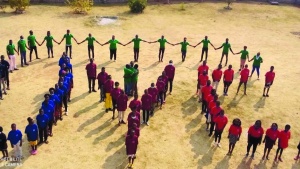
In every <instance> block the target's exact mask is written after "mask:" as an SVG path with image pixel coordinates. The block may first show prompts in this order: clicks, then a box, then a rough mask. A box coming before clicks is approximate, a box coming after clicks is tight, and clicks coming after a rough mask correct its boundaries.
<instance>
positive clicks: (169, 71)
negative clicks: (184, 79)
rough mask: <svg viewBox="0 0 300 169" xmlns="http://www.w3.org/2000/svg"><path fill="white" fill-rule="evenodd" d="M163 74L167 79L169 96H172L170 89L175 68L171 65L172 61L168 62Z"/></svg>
mask: <svg viewBox="0 0 300 169" xmlns="http://www.w3.org/2000/svg"><path fill="white" fill-rule="evenodd" d="M165 72H166V75H167V77H168V82H169V84H170V95H171V94H172V89H173V80H174V76H175V66H174V65H173V61H172V60H170V61H169V65H167V66H166V67H165Z"/></svg>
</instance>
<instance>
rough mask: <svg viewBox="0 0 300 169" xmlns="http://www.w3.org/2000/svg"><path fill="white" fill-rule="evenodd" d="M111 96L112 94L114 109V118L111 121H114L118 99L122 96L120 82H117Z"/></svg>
mask: <svg viewBox="0 0 300 169" xmlns="http://www.w3.org/2000/svg"><path fill="white" fill-rule="evenodd" d="M110 94H111V98H112V107H113V116H112V118H111V119H112V120H114V119H115V111H116V108H117V99H118V97H119V96H120V94H121V89H120V88H119V82H115V88H113V89H112V91H111V93H110ZM118 111H119V110H118ZM119 118H120V117H119Z"/></svg>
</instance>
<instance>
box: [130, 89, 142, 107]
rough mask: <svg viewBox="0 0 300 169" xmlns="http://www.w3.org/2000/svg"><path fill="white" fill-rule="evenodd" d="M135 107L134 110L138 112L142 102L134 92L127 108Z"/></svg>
mask: <svg viewBox="0 0 300 169" xmlns="http://www.w3.org/2000/svg"><path fill="white" fill-rule="evenodd" d="M133 107H135V108H136V111H138V112H140V111H141V108H142V102H141V101H140V100H139V96H138V95H137V94H136V93H135V94H134V96H133V100H131V102H130V103H129V108H130V109H132V108H133Z"/></svg>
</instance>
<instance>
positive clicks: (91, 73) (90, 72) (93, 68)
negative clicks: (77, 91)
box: [85, 59, 97, 93]
mask: <svg viewBox="0 0 300 169" xmlns="http://www.w3.org/2000/svg"><path fill="white" fill-rule="evenodd" d="M85 69H86V73H87V77H88V82H89V92H90V93H91V92H92V90H91V89H92V88H93V92H97V91H96V90H95V80H96V76H97V65H96V64H95V63H94V60H93V59H90V63H89V64H87V65H86V67H85Z"/></svg>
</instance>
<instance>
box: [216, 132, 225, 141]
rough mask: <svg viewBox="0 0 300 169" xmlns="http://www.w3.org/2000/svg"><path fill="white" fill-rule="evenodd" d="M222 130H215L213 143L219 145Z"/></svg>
mask: <svg viewBox="0 0 300 169" xmlns="http://www.w3.org/2000/svg"><path fill="white" fill-rule="evenodd" d="M222 133H223V130H215V142H217V140H218V143H220V141H221V137H222Z"/></svg>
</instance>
